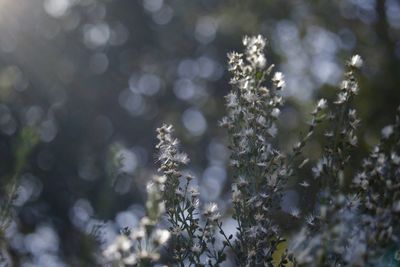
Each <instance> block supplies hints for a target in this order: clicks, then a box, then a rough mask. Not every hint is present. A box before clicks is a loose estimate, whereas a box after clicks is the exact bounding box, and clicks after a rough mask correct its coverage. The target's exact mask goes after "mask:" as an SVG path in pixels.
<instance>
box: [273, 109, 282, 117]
mask: <svg viewBox="0 0 400 267" xmlns="http://www.w3.org/2000/svg"><path fill="white" fill-rule="evenodd" d="M279 114H281V111H280V110H279V108H274V109H272V111H271V116H272V117H274V118H278V117H279Z"/></svg>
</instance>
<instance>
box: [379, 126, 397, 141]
mask: <svg viewBox="0 0 400 267" xmlns="http://www.w3.org/2000/svg"><path fill="white" fill-rule="evenodd" d="M393 132H394V130H393V125H388V126H386V127H384V128H383V129H382V131H381V133H382V137H383V138H385V139H388V138H389V137H390V136H391V135H392V134H393Z"/></svg>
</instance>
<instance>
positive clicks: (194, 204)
mask: <svg viewBox="0 0 400 267" xmlns="http://www.w3.org/2000/svg"><path fill="white" fill-rule="evenodd" d="M157 132H158V135H157V138H158V139H159V143H158V145H157V148H158V150H159V158H158V160H159V162H160V168H159V171H160V172H162V173H163V175H164V176H165V177H166V183H165V187H164V190H163V198H164V199H165V200H166V215H167V220H168V222H169V224H170V231H171V233H172V237H171V242H170V250H171V255H172V257H173V260H174V261H175V262H177V263H183V262H185V261H188V262H189V263H190V264H193V265H195V266H202V264H203V263H204V262H207V264H209V265H210V266H215V265H218V264H219V263H221V262H222V261H223V260H224V259H225V254H224V248H225V247H226V244H224V245H222V246H220V247H218V246H217V244H216V238H215V233H216V229H217V228H219V229H220V231H222V228H221V227H222V223H221V222H220V221H219V219H220V213H219V211H218V206H217V204H216V203H210V204H208V205H207V206H206V207H205V209H204V212H203V213H201V212H200V210H199V205H200V200H199V198H198V197H199V191H198V189H197V188H195V187H193V186H191V181H192V179H193V177H192V176H191V175H190V174H184V173H182V171H181V170H180V168H181V167H182V166H183V165H185V164H187V163H188V161H189V159H188V157H187V155H186V154H184V153H183V152H180V151H179V149H178V144H179V142H178V140H177V139H176V138H174V137H173V136H172V132H173V128H172V126H170V125H163V126H162V127H160V128H158V129H157Z"/></svg>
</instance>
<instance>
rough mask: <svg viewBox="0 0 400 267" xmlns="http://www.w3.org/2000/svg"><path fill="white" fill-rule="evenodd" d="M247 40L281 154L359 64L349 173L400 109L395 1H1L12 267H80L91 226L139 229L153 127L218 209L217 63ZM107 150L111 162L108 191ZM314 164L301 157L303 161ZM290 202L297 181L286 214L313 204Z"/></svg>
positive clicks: (223, 88)
mask: <svg viewBox="0 0 400 267" xmlns="http://www.w3.org/2000/svg"><path fill="white" fill-rule="evenodd" d="M255 33H257V34H258V33H260V34H263V35H264V36H266V37H268V39H269V47H268V55H269V56H268V60H269V61H270V62H277V63H278V64H277V65H278V66H277V69H278V70H280V71H282V72H283V73H284V74H285V76H286V78H287V85H288V86H287V92H288V94H287V98H288V99H289V101H288V104H287V106H286V107H285V109H284V110H283V111H282V118H281V122H282V123H281V125H280V127H281V128H282V131H281V132H284V133H285V134H282V135H281V136H280V138H281V139H282V141H283V142H282V144H286V145H287V148H289V147H291V145H292V144H293V143H294V142H295V140H294V138H295V136H296V135H294V133H296V132H297V130H298V129H299V128H301V129H306V127H307V126H306V125H302V124H300V123H299V122H300V121H303V120H302V119H303V118H304V117H305V118H309V115H308V113H309V112H310V111H311V102H310V100H312V99H314V98H316V97H328V98H329V97H333V95H334V90H335V89H334V88H335V86H336V85H337V84H338V83H339V81H340V78H341V76H342V72H343V71H342V67H341V66H342V62H344V60H345V58H348V57H349V56H350V55H351V54H353V53H358V54H360V55H361V56H362V57H363V58H364V59H365V65H366V67H365V68H364V69H363V72H362V74H361V77H359V78H360V87H361V91H360V95H359V97H358V98H357V101H356V106H357V107H358V109H359V111H360V116H361V118H362V121H363V124H362V127H363V129H362V130H361V131H360V132H364V133H365V136H360V141H361V142H360V147H361V148H362V149H360V155H356V157H355V160H354V166H357V165H359V160H360V159H361V158H362V156H363V153H365V152H366V150H367V148H369V147H371V146H372V145H373V144H375V143H376V142H377V141H378V135H379V131H380V130H379V129H380V128H382V127H383V126H385V125H386V124H388V123H390V122H391V121H393V118H394V115H391V114H394V111H395V109H396V107H397V106H398V105H399V103H400V92H399V90H398V85H399V84H400V75H399V73H400V41H399V40H400V38H399V37H400V1H398V0H338V1H319V0H312V1H308V0H295V1H292V0H275V1H274V0H270V1H261V0H260V1H239V0H231V1H212V0H201V1H178V0H140V1H132V0H30V1H12V0H0V36H1V37H0V100H1V103H0V161H1V163H2V164H1V166H0V177H2V181H1V182H2V184H4V183H7V182H6V180H7V178H6V177H9V174H10V173H13V171H15V170H16V169H17V168H16V166H21V167H20V168H21V169H20V170H19V176H21V179H20V183H19V185H18V186H19V192H20V196H19V197H18V198H17V199H16V204H15V205H14V206H15V211H16V214H17V215H18V216H17V218H16V219H15V220H14V221H13V223H12V225H13V226H12V227H9V230H8V233H6V236H8V237H9V238H10V244H11V251H12V255H13V257H14V258H15V259H16V260H17V259H18V261H17V265H19V266H25V265H24V264H28V263H31V264H33V266H64V265H70V266H87V265H89V266H91V265H93V264H94V263H93V258H94V257H93V255H92V254H91V253H90V251H91V250H92V247H93V246H94V243H93V242H91V241H88V240H89V239H88V237H87V235H88V234H90V232H91V231H92V228H93V226H94V225H98V223H100V222H104V223H105V225H106V226H105V228H104V231H105V232H106V233H107V234H106V235H105V239H107V237H108V238H111V236H112V235H113V233H114V232H116V231H118V229H119V228H121V227H125V226H133V225H134V224H136V223H137V218H138V217H140V216H141V215H143V213H144V210H143V207H142V204H143V203H142V202H143V195H144V194H145V193H144V191H145V190H144V184H145V183H146V181H147V180H148V179H149V177H150V174H151V173H153V172H154V169H153V166H154V164H153V163H154V161H155V160H153V159H154V158H155V157H154V156H153V154H154V149H153V146H154V144H155V134H154V129H155V128H156V127H158V126H160V125H161V124H162V123H163V122H166V123H172V124H174V125H175V126H176V128H177V132H178V133H177V134H178V135H179V136H182V137H184V138H183V144H184V146H185V150H186V151H187V152H188V154H189V155H190V157H191V158H192V164H191V169H190V171H192V172H193V173H195V174H196V175H197V176H198V177H199V178H200V179H199V186H200V189H201V194H202V197H203V198H204V199H205V200H211V201H213V200H215V199H218V198H222V199H227V196H228V195H229V191H230V190H229V189H230V177H229V172H228V171H227V170H226V166H225V165H226V164H225V163H226V161H227V158H228V153H227V149H226V146H225V142H226V141H225V135H224V132H223V131H222V130H221V129H219V128H218V127H217V122H218V120H219V119H220V118H221V117H222V116H223V114H224V108H223V104H222V103H223V96H224V95H226V93H227V91H228V90H229V85H228V75H227V72H226V71H225V62H226V53H227V52H229V51H232V50H238V47H239V45H240V39H241V37H242V36H243V35H246V34H255ZM25 128H26V129H30V128H35V129H37V132H38V138H39V143H38V144H37V146H36V147H35V149H34V150H33V151H32V152H33V153H32V154H31V156H30V157H29V159H28V162H26V164H25V162H23V161H22V158H23V157H22V156H24V155H25V157H26V155H27V154H24V153H27V151H25V152H23V151H22V148H21V151H19V152H18V150H14V144H15V140H16V137H17V136H18V135H19V133H21V132H23V131H24V130H22V129H25ZM32 140H33V139H32ZM30 142H32V143H33V141H30ZM286 145H285V146H286ZM111 146H113V147H117V148H118V150H119V152H118V151H115V152H113V153H116V154H118V155H120V156H121V158H122V160H121V162H120V168H121V171H122V172H123V174H122V173H118V175H119V176H118V179H115V180H114V179H113V175H115V174H113V171H112V170H111V169H110V168H111V167H110V164H111V163H110V156H109V151H110V147H111ZM26 149H27V148H26ZM318 151H321V148H320V146H319V144H318V143H315V144H310V151H309V154H310V155H311V158H318V155H319V152H318ZM25 165H26V166H29V168H24V167H22V166H25ZM14 173H15V172H14ZM303 175H304V176H308V175H310V174H309V173H304V174H303ZM112 181H115V183H113V182H112ZM297 190H303V189H299V188H298V186H297V185H296V181H294V182H293V188H292V189H291V190H290V194H288V196H291V197H288V200H287V201H288V202H293V201H295V202H299V203H302V204H301V205H303V206H304V208H305V209H307V207H308V206H307V205H309V204H308V203H312V199H309V198H313V194H311V193H310V194H303V195H307V199H303V198H301V199H300V198H299V195H298V194H297V193H296V191H297ZM310 192H312V188H310ZM304 198H305V197H304ZM308 208H309V207H308ZM113 221H115V222H113ZM130 224H133V225H130ZM291 225H293V224H292V223H291V222H288V230H290V228H291V227H292V226H291ZM11 237H12V238H11ZM105 242H106V240H105ZM16 255H18V256H16ZM43 255H44V256H43ZM44 261H45V262H46V264H47V265H43V262H44ZM29 266H32V265H29Z"/></svg>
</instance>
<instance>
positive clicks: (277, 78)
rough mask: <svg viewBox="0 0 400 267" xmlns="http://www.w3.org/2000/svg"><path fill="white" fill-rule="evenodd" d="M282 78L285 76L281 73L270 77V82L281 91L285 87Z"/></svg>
mask: <svg viewBox="0 0 400 267" xmlns="http://www.w3.org/2000/svg"><path fill="white" fill-rule="evenodd" d="M284 78H285V76H284V75H283V74H282V72H275V74H274V77H272V82H273V83H274V84H275V86H276V87H278V88H279V89H281V88H284V87H285V85H286V82H285V80H284Z"/></svg>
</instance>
